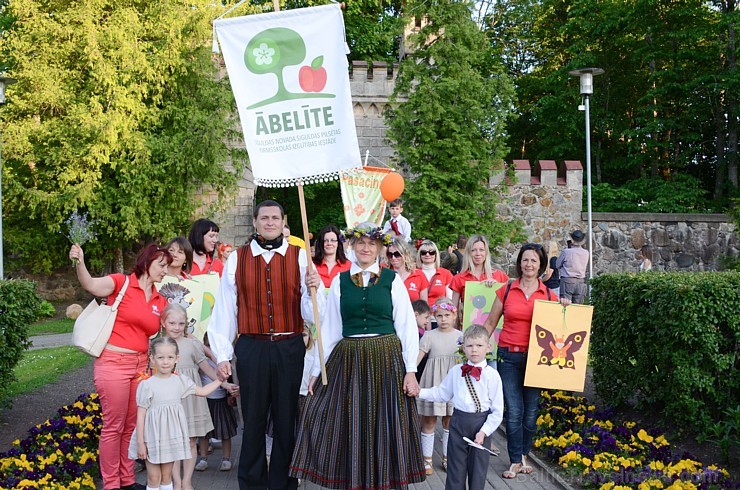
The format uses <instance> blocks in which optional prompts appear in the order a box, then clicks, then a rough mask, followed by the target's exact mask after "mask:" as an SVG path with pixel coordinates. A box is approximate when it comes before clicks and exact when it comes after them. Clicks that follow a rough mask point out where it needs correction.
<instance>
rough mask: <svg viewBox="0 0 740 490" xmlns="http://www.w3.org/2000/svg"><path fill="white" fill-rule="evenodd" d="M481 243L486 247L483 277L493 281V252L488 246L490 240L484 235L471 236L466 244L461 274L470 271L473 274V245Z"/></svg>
mask: <svg viewBox="0 0 740 490" xmlns="http://www.w3.org/2000/svg"><path fill="white" fill-rule="evenodd" d="M478 242H481V243H483V245H485V247H486V258H485V259H484V260H483V275H484V278H485V279H493V269H492V268H491V250H490V248H489V245H488V238H486V237H485V236H483V235H470V238H468V243H466V244H465V250H463V261H462V268H461V269H460V272H465V271H468V272H470V273H471V274H473V273H474V272H475V271H474V266H473V245H475V244H476V243H478Z"/></svg>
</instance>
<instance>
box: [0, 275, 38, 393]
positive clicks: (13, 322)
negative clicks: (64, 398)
mask: <svg viewBox="0 0 740 490" xmlns="http://www.w3.org/2000/svg"><path fill="white" fill-rule="evenodd" d="M41 302H42V300H41V298H40V297H39V296H38V295H37V294H36V283H35V282H33V281H27V280H10V281H0V407H8V406H10V405H11V402H12V400H11V399H10V397H9V394H8V390H9V388H10V384H11V382H12V381H13V379H14V376H13V369H14V368H15V366H16V365H17V364H18V361H20V359H21V355H22V354H23V352H24V351H25V350H26V349H27V348H28V346H29V341H28V324H30V323H33V322H35V321H36V320H38V319H39V317H40V312H41Z"/></svg>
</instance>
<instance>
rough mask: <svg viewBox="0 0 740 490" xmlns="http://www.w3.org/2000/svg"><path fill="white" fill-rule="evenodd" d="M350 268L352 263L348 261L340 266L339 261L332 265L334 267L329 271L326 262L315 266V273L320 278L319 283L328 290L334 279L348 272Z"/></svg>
mask: <svg viewBox="0 0 740 490" xmlns="http://www.w3.org/2000/svg"><path fill="white" fill-rule="evenodd" d="M350 267H352V262H350V261H349V260H348V261H346V262H345V263H344V264H340V263H339V261H337V263H336V264H334V267H332V268H331V270H329V268H328V267H327V265H326V262H324V261H321V263H320V264H319V265H317V266H316V272H318V273H319V275H320V276H321V281H322V282H323V283H324V287H326V288H329V287H330V286H331V281H332V280H333V279H334V277H335V276H336V275H337V274H339V273H340V272H344V271H348V270H349V268H350Z"/></svg>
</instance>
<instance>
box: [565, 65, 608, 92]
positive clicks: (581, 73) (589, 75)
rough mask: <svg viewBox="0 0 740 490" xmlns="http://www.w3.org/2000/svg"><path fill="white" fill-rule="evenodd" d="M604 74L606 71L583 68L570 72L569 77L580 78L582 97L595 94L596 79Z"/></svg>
mask: <svg viewBox="0 0 740 490" xmlns="http://www.w3.org/2000/svg"><path fill="white" fill-rule="evenodd" d="M602 73H604V70H602V69H601V68H581V69H579V70H571V71H569V72H568V75H571V76H574V77H580V79H581V95H592V94H593V93H594V77H595V76H596V75H601V74H602Z"/></svg>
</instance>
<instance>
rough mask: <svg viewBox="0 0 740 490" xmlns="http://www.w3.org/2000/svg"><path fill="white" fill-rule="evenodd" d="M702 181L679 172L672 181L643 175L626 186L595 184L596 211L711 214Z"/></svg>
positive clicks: (593, 195)
mask: <svg viewBox="0 0 740 490" xmlns="http://www.w3.org/2000/svg"><path fill="white" fill-rule="evenodd" d="M701 185H702V184H701V181H700V180H699V179H696V178H694V177H691V176H690V175H683V174H679V175H676V176H675V177H674V178H673V179H671V180H663V179H650V178H640V179H635V180H631V181H629V182H627V183H626V184H624V185H622V186H613V185H611V184H606V183H604V184H596V185H594V186H593V187H592V200H593V207H594V211H596V212H601V213H710V212H713V210H712V209H711V205H710V203H709V201H708V200H707V195H708V193H707V191H706V190H704V189H702V187H701Z"/></svg>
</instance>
